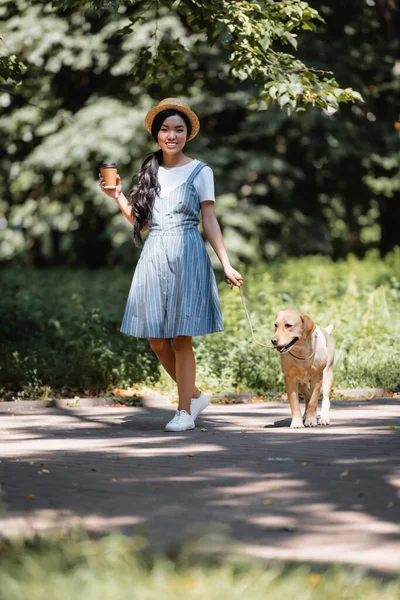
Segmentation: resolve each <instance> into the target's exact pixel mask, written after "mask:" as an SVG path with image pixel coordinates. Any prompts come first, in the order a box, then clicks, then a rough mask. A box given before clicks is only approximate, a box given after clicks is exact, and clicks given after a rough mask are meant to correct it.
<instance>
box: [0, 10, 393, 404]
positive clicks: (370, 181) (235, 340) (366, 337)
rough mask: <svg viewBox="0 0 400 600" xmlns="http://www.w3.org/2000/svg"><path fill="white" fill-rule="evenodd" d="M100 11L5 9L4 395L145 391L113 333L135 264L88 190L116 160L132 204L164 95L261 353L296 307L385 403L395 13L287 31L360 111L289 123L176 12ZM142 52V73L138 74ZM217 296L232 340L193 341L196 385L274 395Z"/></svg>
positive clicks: (229, 306) (130, 348)
mask: <svg viewBox="0 0 400 600" xmlns="http://www.w3.org/2000/svg"><path fill="white" fill-rule="evenodd" d="M296 1H297V0H296ZM97 4H99V3H97ZM114 4H115V7H116V11H114V12H107V11H105V12H101V13H100V14H99V13H96V12H94V11H93V10H92V8H91V7H90V6H89V5H88V4H87V3H86V2H62V3H61V2H60V3H59V2H54V3H43V2H39V1H36V0H33V1H29V0H16V1H14V2H10V1H9V0H0V18H1V19H2V21H3V23H4V27H3V33H2V40H3V42H4V44H6V48H7V52H8V53H9V54H11V55H15V56H17V57H18V58H19V59H20V60H22V61H23V63H24V64H25V66H26V68H25V70H24V71H23V72H21V73H20V75H19V78H20V84H19V85H15V83H13V82H12V81H11V80H6V79H4V78H3V83H2V84H1V86H0V106H1V107H2V111H1V116H0V151H1V155H2V157H3V158H2V160H1V162H0V262H2V263H3V269H2V271H1V278H2V307H1V311H2V326H1V327H2V331H1V333H2V340H3V342H4V343H3V344H2V347H1V354H2V358H3V361H2V371H1V379H2V382H3V384H4V385H5V386H6V387H10V386H11V387H12V388H13V389H16V390H19V391H20V393H22V394H25V395H29V394H31V395H32V394H33V395H39V396H40V395H41V394H42V393H47V392H46V391H44V390H46V389H47V386H50V387H54V388H57V389H61V388H62V386H63V385H64V384H68V385H69V386H77V387H79V388H82V389H84V388H87V387H89V388H98V389H100V388H101V389H107V388H109V387H110V386H113V385H128V384H129V383H132V382H134V381H139V380H147V381H153V383H154V384H155V383H156V381H157V380H158V379H159V377H160V373H159V371H158V368H157V366H156V363H155V361H154V357H153V356H152V355H151V353H150V352H149V350H148V346H147V344H146V342H142V341H138V340H135V341H132V340H127V339H125V338H124V337H123V336H121V335H120V334H119V333H118V330H119V322H120V319H121V315H122V311H123V305H124V302H125V300H126V295H127V286H128V281H129V280H130V278H131V274H132V269H133V267H134V265H135V264H136V261H137V258H138V254H139V250H138V249H137V248H135V247H134V245H133V244H132V241H131V235H130V225H129V224H128V223H127V222H126V221H125V220H124V218H123V216H122V215H121V214H120V213H119V211H118V208H117V207H116V205H115V204H114V203H113V201H111V200H110V199H109V198H107V197H105V196H104V195H103V194H101V193H100V192H99V190H98V187H97V165H98V164H99V163H100V162H103V161H104V160H116V161H117V162H118V164H119V172H120V174H121V176H122V180H123V184H124V190H125V191H127V190H128V189H129V187H130V185H131V180H132V177H133V176H134V175H135V173H137V171H138V168H139V165H140V162H141V160H142V159H143V157H144V156H145V155H146V153H147V152H149V151H151V150H153V149H154V143H153V142H152V141H151V140H150V139H149V136H148V134H147V132H146V130H145V128H144V127H143V117H144V115H145V113H146V111H147V110H148V108H149V107H150V106H152V105H153V104H154V103H155V101H158V100H159V99H160V98H162V97H166V96H174V95H176V96H183V97H186V98H187V99H188V100H189V102H190V103H191V105H192V106H193V108H194V109H195V110H196V111H197V112H198V114H199V116H200V118H201V124H202V130H201V135H199V136H198V137H197V138H196V139H195V140H194V141H193V142H191V143H190V145H189V146H188V153H189V154H190V155H192V156H195V157H197V158H199V159H201V160H204V161H206V162H208V163H209V164H210V165H211V166H212V168H213V170H214V173H215V180H216V192H217V203H216V210H217V215H218V218H219V221H220V223H221V226H222V229H223V233H224V239H225V242H226V245H227V248H228V252H229V254H230V257H231V260H232V262H233V263H234V264H235V266H238V267H240V268H241V270H242V271H243V272H244V274H245V276H246V290H245V291H246V295H247V297H248V299H249V303H250V306H251V308H252V309H253V311H254V317H255V322H256V325H257V328H258V333H259V335H260V337H263V336H264V337H265V336H268V337H269V335H270V333H271V332H270V322H271V318H272V315H273V312H274V311H276V310H277V309H278V308H282V307H283V306H286V305H287V306H289V305H296V306H298V307H300V308H302V309H303V310H304V311H305V312H307V311H309V312H310V313H311V314H312V315H313V317H314V318H315V320H316V321H317V322H320V323H321V324H328V322H331V321H334V323H335V326H336V329H335V336H337V338H336V339H337V342H338V343H339V358H338V365H339V367H338V369H337V380H336V385H337V386H340V385H344V386H351V385H387V386H391V387H393V386H394V387H396V386H398V385H399V382H398V375H397V374H398V372H399V371H398V351H397V350H396V340H398V339H399V331H398V329H399V321H398V316H397V315H398V307H399V301H398V300H399V299H398V285H399V283H398V281H399V279H398V277H399V276H398V274H399V272H400V270H399V263H398V254H397V253H396V252H394V253H393V250H394V249H395V247H396V245H398V244H399V233H398V232H399V230H400V202H399V195H400V176H399V173H400V169H399V163H400V153H399V150H398V148H399V145H398V144H399V135H400V124H399V114H398V93H399V87H400V59H399V47H400V44H399V39H398V30H399V29H398V22H399V18H400V17H399V14H400V13H398V12H396V11H395V10H394V11H392V12H391V11H390V10H389V9H390V6H392V7H393V6H394V7H395V6H396V3H390V2H386V1H385V0H382V1H380V0H379V1H378V0H377V1H375V0H353V2H351V3H349V2H347V1H346V2H345V1H344V0H336V1H335V3H328V2H326V1H324V0H315V1H313V2H312V3H311V6H312V7H313V8H315V9H317V10H318V12H319V13H320V14H321V15H322V17H324V19H325V21H326V23H325V24H323V23H321V24H319V25H318V29H317V31H316V32H310V31H307V30H306V31H303V32H300V34H299V36H298V38H297V39H296V43H297V41H298V51H297V53H296V57H297V58H298V59H299V60H303V61H304V62H305V63H306V64H309V65H313V66H314V67H315V68H317V69H323V70H326V69H328V70H331V71H333V72H334V74H335V76H336V78H337V80H338V81H339V82H340V84H341V86H342V88H353V89H354V90H358V91H359V92H360V93H361V94H362V96H363V98H364V103H356V104H346V105H343V104H342V105H340V108H339V110H337V111H333V110H321V109H320V108H314V109H313V108H310V109H308V110H307V111H306V112H304V113H296V112H294V113H292V114H288V111H287V110H286V109H282V108H281V107H280V106H279V103H278V104H276V105H272V106H271V105H267V104H265V103H264V104H263V103H261V104H260V103H259V104H258V105H254V104H253V105H251V104H249V101H251V99H252V98H254V97H255V96H257V93H258V91H257V85H256V81H255V80H253V79H251V78H242V79H241V78H234V77H232V74H231V73H230V72H229V48H228V44H227V41H226V40H225V41H224V39H223V38H222V37H221V36H220V37H219V38H218V39H216V43H215V44H214V45H210V43H209V41H208V39H207V35H206V33H205V31H204V29H202V28H201V26H199V25H198V24H197V25H196V23H195V22H194V21H193V19H192V18H191V14H190V9H188V10H187V11H186V14H183V12H182V11H181V12H180V13H179V14H178V13H177V12H176V11H174V10H173V8H172V4H173V3H168V2H155V3H153V4H152V6H150V7H148V3H145V2H142V3H126V4H125V3H119V2H115V3H114ZM168 4H170V6H169V7H168V6H167V5H168ZM183 4H185V5H187V6H190V5H191V3H190V2H186V3H183ZM192 4H196V3H192ZM281 4H282V5H283V4H284V3H281ZM287 4H290V2H288V3H287ZM143 6H145V8H146V9H145V10H144V9H143ZM139 17H140V19H139ZM138 19H139V20H138ZM132 20H133V21H134V26H133V27H132V28H131V29H129V31H125V35H121V30H123V29H124V28H129V27H130V26H131V25H132ZM200 25H201V23H200ZM158 45H159V46H160V48H161V51H160V52H159V53H158V54H157V52H156V48H157V46H158ZM181 47H184V48H185V49H186V52H181V51H180V50H179V48H181ZM144 48H148V52H149V53H150V54H149V55H148V58H149V61H150V59H151V60H153V62H154V61H155V62H156V63H157V61H158V63H157V65H158V66H157V65H156V76H154V69H153V70H151V71H150V70H148V71H146V69H143V68H141V67H140V65H143V51H144V50H143V49H144ZM177 48H178V49H177ZM278 49H281V50H282V49H284V48H281V47H280V46H279V44H278ZM0 66H1V65H0ZM139 67H140V68H139ZM1 74H2V71H1V69H0V75H1ZM374 251H378V252H379V254H380V256H381V257H384V256H385V255H386V254H388V256H387V259H385V260H384V261H381V260H380V258H379V256H378V254H376V253H375V254H374ZM371 252H372V254H371ZM211 255H212V256H213V261H214V265H215V267H216V269H217V275H218V277H219V278H221V272H220V271H218V268H219V265H218V264H217V261H216V258H215V256H214V255H213V254H212V252H211ZM316 255H320V257H319V258H318V257H317V256H316ZM364 256H367V258H366V259H365V260H358V259H362V258H363V257H364ZM296 257H306V258H300V259H299V261H298V262H296V261H295V258H296ZM347 257H349V258H347ZM332 260H333V261H336V263H334V262H332ZM294 261H295V262H294ZM32 267H34V268H35V269H36V268H37V267H39V268H43V267H46V270H44V271H43V270H41V271H37V270H35V269H32ZM48 267H56V270H54V271H53V270H49V269H48ZM61 267H62V268H61ZM78 267H79V269H84V270H77V268H78ZM125 267H126V268H128V271H126V270H124V268H125ZM95 268H96V270H93V269H95ZM87 269H89V270H87ZM396 269H397V270H396ZM300 273H301V275H300ZM304 282H306V285H305V283H304ZM220 290H221V299H222V304H223V310H224V316H225V321H226V325H227V331H226V333H225V334H224V336H215V337H213V339H211V338H208V337H207V338H205V339H204V340H200V341H198V342H197V356H198V362H199V372H201V373H203V381H202V384H203V383H204V384H209V385H210V386H211V387H213V389H237V388H239V389H240V388H250V389H254V390H259V391H265V389H268V388H272V389H276V387H277V385H278V386H279V385H281V383H282V382H281V379H280V373H279V369H278V358H277V357H276V356H275V355H271V354H265V353H264V354H261V353H259V351H258V350H257V349H256V348H255V347H254V346H251V344H250V343H249V341H248V331H247V329H246V324H245V322H244V320H243V319H244V316H243V312H242V309H241V306H240V305H239V303H238V297H237V295H236V299H235V298H234V292H233V293H231V292H229V291H228V290H226V289H224V286H223V285H222V283H221V286H220ZM350 317H351V320H350ZM354 317H356V320H355V322H354V320H353V319H354ZM347 319H348V320H347ZM386 319H389V321H387V320H386ZM382 320H383V321H384V324H383V325H382ZM378 323H379V325H378ZM382 326H383V329H381V327H382ZM390 327H392V329H390ZM355 331H356V332H357V333H355ZM382 331H383V334H382V335H383V339H384V340H385V352H382V348H383V345H382V340H381V332H382ZM397 347H398V344H397ZM388 348H389V349H390V352H389V357H388V354H387V350H388ZM221 352H223V355H224V357H225V359H226V360H225V361H224V364H222V363H221V361H220V360H219V359H220V356H221ZM78 357H79V360H77V359H78ZM254 358H257V361H254ZM254 364H257V365H258V366H257V368H254ZM161 384H162V385H163V386H167V385H169V384H168V383H167V382H166V381H165V380H164V379H163V378H161Z"/></svg>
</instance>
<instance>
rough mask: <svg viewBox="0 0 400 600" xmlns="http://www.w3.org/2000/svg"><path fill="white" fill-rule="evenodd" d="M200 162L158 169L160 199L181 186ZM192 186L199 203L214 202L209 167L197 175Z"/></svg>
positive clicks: (212, 180)
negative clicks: (197, 195)
mask: <svg viewBox="0 0 400 600" xmlns="http://www.w3.org/2000/svg"><path fill="white" fill-rule="evenodd" d="M199 162H200V161H198V160H192V161H191V162H190V163H187V164H186V165H182V166H181V167H159V168H158V182H159V184H160V187H161V190H160V198H162V197H163V196H166V195H167V194H169V192H172V190H174V189H175V188H177V187H178V186H180V185H182V184H183V183H184V182H185V181H186V180H187V179H188V177H189V175H190V174H191V172H192V171H193V169H195V168H196V166H197V165H198V164H199ZM193 185H194V187H195V188H196V190H197V193H198V194H199V198H200V202H204V200H212V201H213V202H215V191H214V175H213V172H212V170H211V169H210V167H209V166H208V165H207V166H205V167H203V168H202V169H201V171H200V172H199V173H197V175H196V177H195V178H194V181H193Z"/></svg>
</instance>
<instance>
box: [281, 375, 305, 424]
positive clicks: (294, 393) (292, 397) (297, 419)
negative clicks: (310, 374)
mask: <svg viewBox="0 0 400 600" xmlns="http://www.w3.org/2000/svg"><path fill="white" fill-rule="evenodd" d="M285 385H286V392H287V395H288V398H289V402H290V410H291V411H292V422H291V423H290V427H291V428H292V429H300V428H301V427H304V423H303V418H302V416H301V411H300V405H299V385H298V383H297V381H293V379H291V378H290V377H285Z"/></svg>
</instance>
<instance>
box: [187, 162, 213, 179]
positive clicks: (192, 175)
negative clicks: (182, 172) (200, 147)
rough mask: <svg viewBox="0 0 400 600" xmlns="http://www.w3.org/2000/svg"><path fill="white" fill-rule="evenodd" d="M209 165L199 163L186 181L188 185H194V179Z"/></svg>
mask: <svg viewBox="0 0 400 600" xmlns="http://www.w3.org/2000/svg"><path fill="white" fill-rule="evenodd" d="M207 166H208V165H207V163H203V162H199V164H198V165H196V166H195V168H194V169H193V171H192V172H191V173H190V175H189V177H188V178H187V180H186V183H188V184H190V183H193V179H194V178H195V177H196V175H198V174H199V173H200V171H201V170H202V169H203V168H204V167H207Z"/></svg>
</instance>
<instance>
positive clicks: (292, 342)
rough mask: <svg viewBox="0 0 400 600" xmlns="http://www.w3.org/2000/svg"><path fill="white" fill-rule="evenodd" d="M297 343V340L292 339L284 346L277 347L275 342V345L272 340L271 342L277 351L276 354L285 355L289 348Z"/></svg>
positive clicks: (296, 338) (295, 338)
mask: <svg viewBox="0 0 400 600" xmlns="http://www.w3.org/2000/svg"><path fill="white" fill-rule="evenodd" d="M298 341H299V338H298V337H294V338H293V339H292V340H291V341H290V342H289V343H288V344H285V346H278V342H276V344H275V343H274V340H272V343H273V344H274V346H275V348H276V349H277V350H278V352H279V353H280V354H286V352H289V350H290V348H292V346H294V345H295V343H296V342H298Z"/></svg>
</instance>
